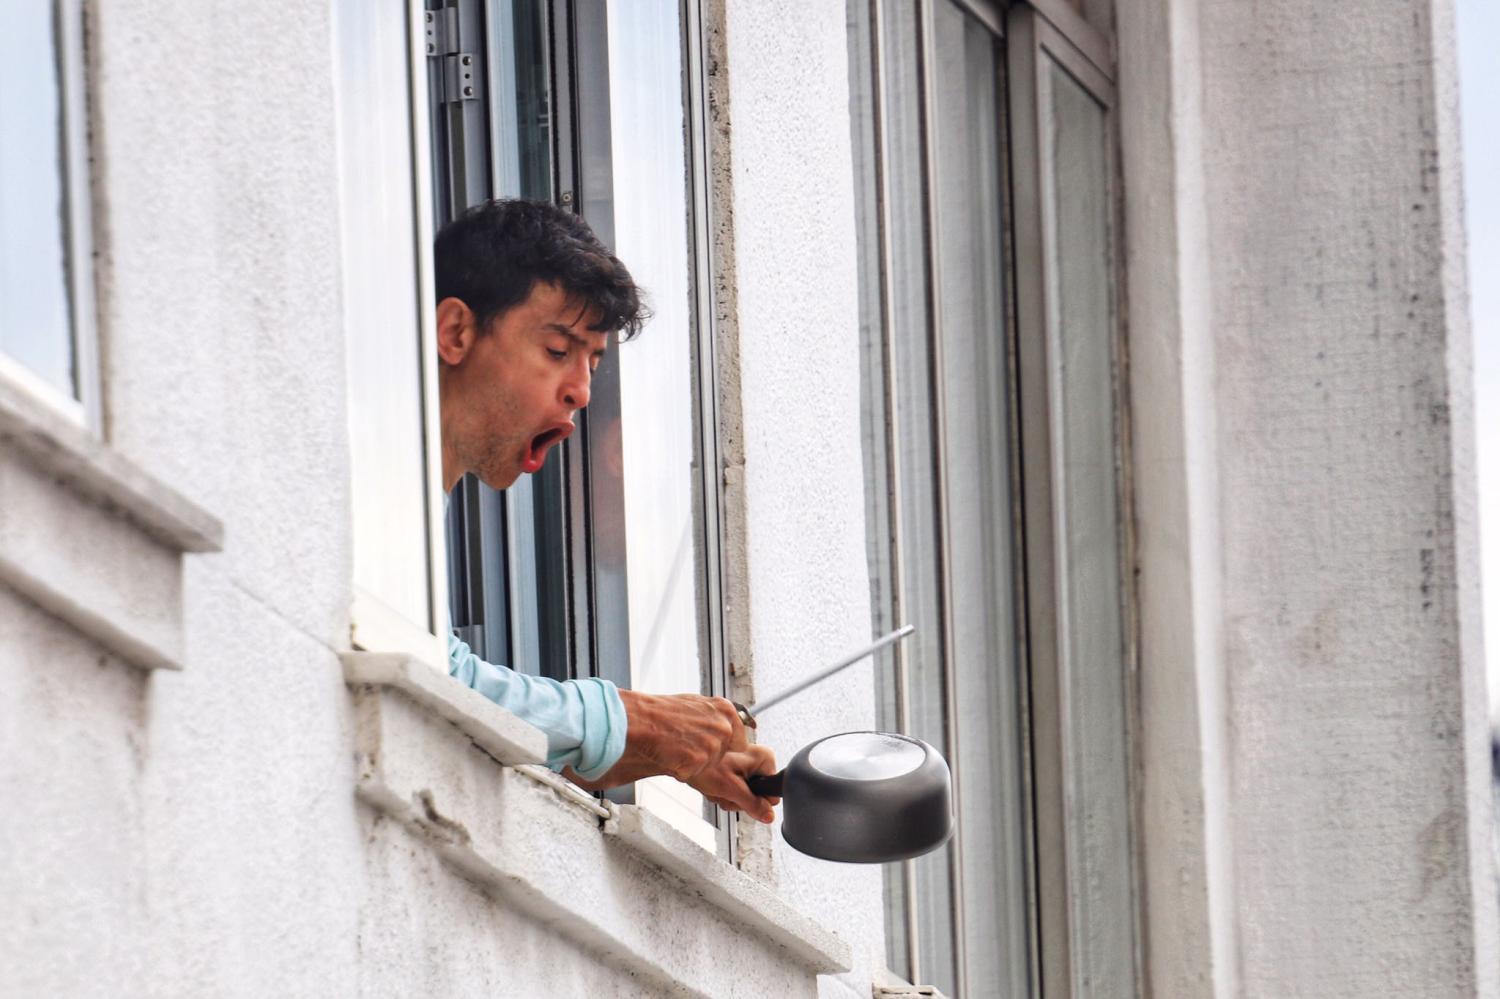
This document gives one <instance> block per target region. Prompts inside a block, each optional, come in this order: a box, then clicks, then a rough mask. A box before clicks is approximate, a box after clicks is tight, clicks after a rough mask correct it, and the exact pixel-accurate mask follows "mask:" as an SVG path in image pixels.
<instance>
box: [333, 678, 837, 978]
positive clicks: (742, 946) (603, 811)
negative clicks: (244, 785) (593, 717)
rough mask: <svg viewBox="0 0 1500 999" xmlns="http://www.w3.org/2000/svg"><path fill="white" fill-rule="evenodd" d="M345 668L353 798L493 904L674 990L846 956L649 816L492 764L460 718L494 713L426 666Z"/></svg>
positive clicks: (811, 974)
mask: <svg viewBox="0 0 1500 999" xmlns="http://www.w3.org/2000/svg"><path fill="white" fill-rule="evenodd" d="M422 671H426V672H425V673H423V672H422ZM345 676H346V679H347V680H348V682H349V684H350V686H351V689H352V690H353V694H354V698H355V719H356V728H355V737H356V760H357V767H358V776H357V781H358V783H357V787H356V794H357V797H358V798H359V800H360V801H362V802H363V803H364V804H365V805H367V806H368V807H369V808H371V809H372V810H373V811H374V812H375V813H376V814H378V815H380V816H384V817H388V818H390V819H394V820H395V821H396V822H398V823H399V824H400V825H401V826H402V827H403V828H405V829H406V830H407V831H408V832H409V833H410V834H412V835H415V836H417V837H418V838H420V839H421V840H422V841H424V842H425V843H427V844H428V845H429V846H430V847H431V848H432V849H433V850H434V851H436V852H437V853H438V855H439V856H440V857H441V858H442V859H443V860H444V861H445V862H446V863H447V864H449V865H450V866H451V867H452V868H453V869H454V870H455V871H456V872H458V873H459V874H461V875H462V876H463V877H465V878H468V879H469V880H472V881H474V882H475V883H477V884H479V885H481V886H483V887H484V888H485V889H486V890H487V891H489V892H490V893H492V895H493V896H494V897H495V898H496V899H497V900H499V902H500V903H501V904H505V905H508V906H511V907H513V908H515V909H518V910H521V911H525V912H527V913H528V914H530V915H531V916H532V917H533V918H535V919H537V920H539V921H542V922H545V923H547V924H549V925H552V926H554V927H555V928H556V929H557V930H558V931H559V932H561V933H563V934H566V935H568V936H569V937H571V938H572V939H574V940H575V941H576V942H577V943H579V944H580V945H582V946H584V947H587V948H588V949H590V950H592V951H594V952H596V953H598V954H600V955H601V957H602V959H603V960H604V961H606V962H607V963H609V964H611V965H613V966H615V967H618V968H619V969H620V970H621V971H622V972H624V973H628V974H631V975H635V976H638V978H639V979H640V980H641V981H642V982H647V983H652V985H653V987H654V988H655V989H658V990H660V991H664V992H670V993H673V994H684V995H701V996H722V995H746V996H749V995H757V996H758V995H775V996H806V997H808V999H811V997H813V996H815V995H816V994H817V975H818V974H820V973H827V972H835V971H842V970H845V969H847V968H848V966H849V963H850V949H849V946H848V945H847V944H846V943H844V942H843V941H842V940H840V939H839V938H838V937H837V936H835V935H834V934H832V933H831V932H829V931H828V930H826V929H824V928H823V927H821V926H819V925H818V924H817V923H815V922H813V921H812V920H811V919H809V918H808V917H806V916H805V915H803V914H801V913H799V912H797V911H796V910H795V909H793V908H792V907H791V906H789V905H788V904H787V903H786V902H785V901H783V900H782V899H781V898H779V897H778V896H777V895H775V894H774V893H773V892H771V891H770V890H768V889H767V888H766V887H765V886H764V885H762V884H760V883H759V882H756V881H755V880H754V879H752V878H750V877H749V875H747V874H745V873H744V872H742V871H740V870H738V869H736V868H734V867H731V866H729V865H728V864H725V863H723V862H722V861H720V860H719V859H718V858H717V857H715V856H714V855H712V854H710V853H708V852H706V851H705V850H703V849H702V848H701V847H699V846H698V845H696V844H695V843H693V842H692V841H690V840H689V839H687V837H685V836H683V835H682V834H681V833H679V832H677V831H676V830H674V829H672V828H671V827H670V826H668V825H667V824H666V823H665V822H662V821H660V820H658V819H657V818H656V817H655V816H653V815H651V814H650V813H646V812H642V811H641V810H639V809H635V808H620V807H617V806H614V805H612V804H610V803H608V802H600V801H597V800H594V799H580V798H579V797H578V796H576V795H575V794H572V793H570V792H572V791H573V790H574V789H573V788H571V787H565V786H562V785H561V783H560V782H559V781H558V780H557V779H556V778H552V777H551V775H550V774H539V773H536V772H535V769H534V768H532V767H525V768H518V767H513V766H504V765H501V764H500V763H499V762H497V761H499V760H500V759H501V758H502V755H504V754H501V753H495V752H493V751H492V750H491V749H490V748H489V747H487V746H484V745H483V744H481V743H480V742H479V741H478V739H475V738H474V737H473V736H472V735H471V734H470V733H471V732H472V731H483V729H484V727H486V725H485V724H481V723H480V722H479V720H478V719H477V718H469V719H467V720H466V719H465V718H463V717H462V715H463V714H466V713H468V709H470V708H478V709H479V711H478V712H476V714H477V713H484V708H486V707H488V708H490V709H493V710H494V711H499V710H500V709H498V708H496V707H495V706H494V705H492V704H490V703H489V702H488V701H485V700H484V698H482V697H479V696H478V695H476V694H474V693H473V692H472V691H469V690H468V689H467V688H465V687H462V686H461V685H459V684H457V683H455V682H453V681H452V680H450V679H449V678H447V677H446V676H443V675H441V674H439V673H437V672H436V671H435V670H433V669H432V668H431V667H430V666H428V665H426V664H423V663H421V662H420V661H417V660H413V659H410V658H409V657H405V656H399V655H381V654H376V653H350V654H348V655H347V656H346V657H345ZM381 678H384V679H383V680H382V679H381ZM429 681H430V682H429ZM444 687H449V688H452V692H453V694H454V695H455V696H453V697H443V696H442V691H443V688H444ZM476 700H477V701H478V702H480V703H479V704H478V705H475V704H471V702H472V701H476ZM439 706H441V707H439ZM455 712H457V714H455ZM501 714H503V715H504V717H505V719H507V720H508V721H513V722H514V724H516V725H522V726H524V723H522V722H520V721H519V719H515V718H514V716H512V715H509V714H508V713H505V712H501ZM486 724H487V723H486ZM526 727H527V728H529V726H526ZM531 731H532V732H535V730H534V729H533V730H531ZM535 734H536V736H537V737H538V738H539V737H540V733H539V732H535ZM538 746H539V748H540V744H538ZM537 756H538V757H539V756H540V752H538V754H537ZM513 758H514V757H513ZM549 778H551V779H549Z"/></svg>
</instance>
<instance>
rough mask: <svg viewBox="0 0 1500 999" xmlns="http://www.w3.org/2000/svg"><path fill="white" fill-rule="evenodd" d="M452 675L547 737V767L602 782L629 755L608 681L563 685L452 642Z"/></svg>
mask: <svg viewBox="0 0 1500 999" xmlns="http://www.w3.org/2000/svg"><path fill="white" fill-rule="evenodd" d="M448 675H449V676H451V677H453V678H455V679H456V680H458V681H459V682H460V683H462V684H464V685H465V686H467V687H470V688H472V689H473V690H476V691H478V692H479V693H481V694H483V695H484V696H485V697H488V698H489V699H490V700H492V701H494V702H495V703H496V704H498V705H500V706H501V707H502V708H504V709H505V710H507V711H509V712H510V713H511V714H513V715H515V716H516V717H518V718H520V719H521V720H522V721H525V722H529V723H530V724H532V725H535V726H536V727H537V728H539V729H541V730H542V731H543V732H545V733H546V734H547V766H549V767H551V768H552V769H553V770H562V768H563V767H565V766H570V767H572V768H573V770H574V772H576V773H577V774H578V776H580V777H582V778H583V779H584V780H597V779H598V778H600V777H602V776H604V772H605V771H606V770H608V769H609V768H610V767H612V766H614V765H615V764H616V763H617V762H619V759H620V756H621V755H622V754H623V753H624V752H625V728H626V720H625V703H624V702H623V701H621V700H620V691H619V689H618V688H616V687H615V685H614V684H613V683H610V682H609V681H608V680H601V679H598V678H594V677H590V678H588V679H583V680H568V681H566V682H562V683H559V682H558V681H557V680H552V679H548V678H547V677H544V676H528V675H527V674H525V673H517V672H516V671H515V670H512V669H506V668H505V667H504V666H496V665H495V664H494V663H487V662H485V661H484V660H483V659H480V658H479V657H478V656H476V655H475V654H474V653H473V652H471V651H470V650H469V647H468V645H466V644H465V643H463V642H461V641H459V640H458V637H457V636H455V635H451V634H450V635H449V636H448Z"/></svg>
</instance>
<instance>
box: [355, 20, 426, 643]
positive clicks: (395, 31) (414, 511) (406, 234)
mask: <svg viewBox="0 0 1500 999" xmlns="http://www.w3.org/2000/svg"><path fill="white" fill-rule="evenodd" d="M334 20H335V22H336V26H335V30H336V31H337V36H336V37H337V38H338V44H337V45H336V46H335V51H336V53H337V57H338V101H339V157H340V166H341V175H340V184H339V190H340V193H341V198H342V207H343V218H342V226H343V266H344V316H345V322H346V323H347V324H348V328H347V330H346V343H347V345H348V346H347V349H348V365H349V409H350V414H351V415H350V419H351V420H352V424H353V433H352V434H351V440H352V447H353V454H352V456H351V462H352V468H351V480H352V488H353V495H354V580H355V583H356V585H357V586H359V587H360V588H361V589H362V590H364V591H366V592H367V593H369V594H370V595H372V596H374V597H376V598H377V599H379V600H380V601H381V602H382V603H383V604H385V605H387V606H388V607H389V608H390V609H392V610H394V611H396V612H397V613H399V614H400V615H401V616H402V617H404V618H405V619H407V620H409V621H412V622H415V623H417V624H418V625H420V626H422V627H428V628H431V627H433V622H432V621H431V618H430V610H429V587H428V552H427V537H428V532H427V527H426V524H427V520H426V491H427V483H426V474H425V464H424V451H423V437H422V427H423V411H422V376H421V370H422V368H421V355H420V351H421V337H420V334H419V330H420V326H419V322H420V316H419V312H418V310H419V301H418V296H417V283H416V275H417V255H416V254H417V231H416V210H415V209H416V206H415V198H414V193H413V186H412V126H411V105H410V89H409V87H410V84H409V81H408V74H407V62H408V58H409V55H408V40H407V21H406V7H405V5H404V4H396V3H380V4H371V3H366V2H363V0H341V2H339V3H338V4H336V5H335V9H334Z"/></svg>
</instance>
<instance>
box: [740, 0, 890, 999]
mask: <svg viewBox="0 0 1500 999" xmlns="http://www.w3.org/2000/svg"><path fill="white" fill-rule="evenodd" d="M715 6H716V7H717V8H718V13H717V16H716V17H715V18H714V21H715V23H716V24H717V25H718V26H719V30H720V31H721V32H722V34H721V36H720V37H719V38H717V39H716V44H717V45H718V46H719V51H720V52H721V54H722V63H721V64H719V65H718V66H716V67H715V70H716V75H717V76H719V77H720V78H719V79H718V81H717V84H716V85H717V88H718V89H717V91H716V94H717V106H716V108H715V110H716V113H717V116H718V120H717V124H718V126H720V127H721V128H723V127H726V126H727V127H728V129H729V131H730V133H731V134H730V135H729V136H728V147H727V148H724V147H723V146H721V149H722V150H723V151H724V152H726V153H728V156H729V158H728V160H727V162H721V164H720V168H721V171H727V174H728V175H727V176H722V175H721V176H720V177H719V178H718V183H719V185H720V190H721V193H723V194H726V195H727V196H728V203H727V205H726V207H727V209H728V210H729V212H731V213H732V219H733V231H732V245H731V246H730V248H729V249H730V253H729V254H727V255H726V256H727V259H728V260H729V262H730V266H732V268H733V269H732V272H731V274H730V275H726V277H727V278H729V279H730V280H732V282H733V293H734V296H735V302H736V309H735V312H734V315H733V317H732V319H733V327H732V333H733V336H734V337H735V338H736V340H737V356H736V355H730V356H728V357H726V364H727V365H728V366H729V370H727V371H726V373H725V378H726V380H727V382H728V383H729V385H730V387H731V391H730V393H729V396H730V398H729V402H730V412H729V414H728V418H729V420H730V423H731V425H730V428H729V431H730V432H729V434H728V435H727V436H728V437H729V453H728V455H727V456H726V457H727V459H728V462H729V464H730V469H729V473H730V476H731V482H743V494H742V500H743V509H741V510H739V511H737V513H736V515H735V516H734V519H733V521H732V522H731V524H730V529H731V531H732V532H733V534H732V536H731V539H730V553H731V557H734V555H735V553H744V555H743V557H744V558H745V564H743V565H731V567H730V571H731V572H732V573H739V574H741V576H740V585H741V589H740V592H741V594H744V593H745V592H746V590H748V596H747V597H745V596H742V599H741V602H740V603H739V604H738V605H737V606H733V607H732V608H731V612H732V613H738V614H740V615H744V616H745V617H746V620H744V621H742V622H741V626H742V627H747V628H748V638H749V641H750V646H751V648H752V649H753V673H752V674H751V675H752V677H753V685H754V696H757V697H763V696H767V695H770V694H773V693H775V692H777V691H779V690H781V689H782V688H784V687H785V686H787V685H788V684H790V683H791V682H793V681H795V680H796V679H798V678H800V677H801V676H803V675H805V674H806V673H808V672H811V671H812V670H814V669H815V668H817V667H818V666H820V665H823V664H826V663H828V662H830V661H832V660H834V659H836V658H838V657H839V656H840V655H841V654H842V653H844V652H846V651H849V650H851V649H853V648H856V647H858V646H859V645H861V644H864V643H865V642H868V641H869V639H870V628H871V623H870V598H869V576H868V570H867V567H866V562H865V537H864V517H863V510H864V498H863V496H864V472H863V467H862V464H861V457H860V425H859V419H860V416H859V414H860V402H859V399H860V385H859V372H860V367H859V327H858V320H859V303H858V297H857V296H858V287H859V286H858V265H857V259H856V254H855V249H856V244H855V221H854V190H853V186H854V173H853V167H852V159H851V151H850V130H849V84H848V48H847V46H848V42H847V36H846V28H845V21H844V10H843V5H842V4H837V3H818V4H805V3H794V2H784V3H756V4H741V3H727V2H726V3H724V4H723V5H722V7H719V6H718V5H715ZM720 138H721V140H722V139H723V138H724V136H723V135H722V133H721V135H720ZM736 362H737V363H736ZM736 498H737V497H731V501H732V502H733V501H734V500H735V499H736ZM731 509H732V510H733V507H732V508H731ZM737 665H739V666H744V665H747V664H745V663H739V664H737ZM872 682H873V681H872V677H871V667H870V666H869V665H868V664H866V665H861V666H859V667H854V668H851V669H850V670H849V671H847V672H846V673H844V674H842V675H841V676H840V677H838V678H836V679H833V680H830V681H828V682H827V683H825V684H823V685H821V686H819V687H817V688H815V689H813V690H810V691H808V692H807V694H805V695H804V696H801V697H799V698H798V699H796V700H794V701H788V702H786V703H785V704H784V705H781V706H778V707H777V708H776V709H775V711H773V712H771V713H769V714H768V715H767V716H766V719H765V721H764V722H763V723H762V725H761V728H760V741H761V742H763V743H766V744H768V745H770V746H772V747H773V748H774V749H775V750H776V752H777V754H778V755H779V757H780V758H781V759H782V760H783V761H785V760H786V759H788V758H789V757H790V756H791V755H792V754H793V753H795V752H796V751H797V750H798V749H800V748H801V747H802V746H803V745H804V744H806V743H808V742H811V741H812V740H813V739H816V738H818V737H820V736H824V735H831V734H833V733H835V732H841V731H848V730H855V729H868V728H872V727H873V726H874V711H875V702H874V695H873V692H872V691H873V688H872ZM755 835H756V831H752V841H753V840H754V836H755ZM762 835H763V834H762ZM773 876H774V878H775V881H776V884H777V886H778V888H779V889H780V891H781V892H782V893H783V894H785V895H786V896H787V897H788V898H789V899H791V900H792V901H793V902H794V903H795V904H797V905H798V906H799V907H800V908H802V909H803V910H804V911H806V912H808V913H809V914H810V915H812V916H814V917H815V918H819V919H821V920H822V921H823V922H824V923H825V924H827V925H830V926H836V927H838V929H839V933H840V934H841V935H843V936H844V937H845V938H846V939H848V940H849V941H850V942H851V943H853V944H854V945H855V946H856V947H857V948H864V954H863V955H861V956H857V957H856V970H855V972H854V973H851V974H850V975H848V976H846V977H845V978H844V979H825V980H824V984H823V989H824V992H825V994H827V995H831V996H833V995H837V996H842V995H846V994H861V995H863V994H866V993H867V991H868V985H867V983H868V980H869V979H868V975H867V974H864V976H863V977H861V970H860V968H859V964H860V963H861V962H862V961H865V960H868V959H869V958H871V957H872V956H873V957H874V958H875V959H877V960H879V961H882V962H883V955H884V935H883V934H884V929H883V921H882V915H881V908H880V875H879V870H878V869H876V868H858V867H851V866H848V865H834V864H827V863H823V862H821V861H814V860H810V859H808V858H806V857H804V856H802V855H801V854H797V853H794V852H793V851H791V850H790V849H789V848H787V847H786V845H785V843H784V842H782V841H781V840H780V834H779V833H777V834H776V842H775V853H774V872H773Z"/></svg>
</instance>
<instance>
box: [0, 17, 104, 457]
mask: <svg viewBox="0 0 1500 999" xmlns="http://www.w3.org/2000/svg"><path fill="white" fill-rule="evenodd" d="M84 3H85V0H54V3H53V4H52V10H53V12H54V14H55V17H56V24H57V50H56V52H55V58H56V60H57V63H58V70H59V71H58V80H59V82H60V91H61V92H60V93H59V95H58V107H59V109H60V110H61V113H62V139H63V142H62V146H63V162H62V169H63V172H64V176H63V184H62V189H63V193H64V203H65V212H66V218H65V219H64V222H65V237H66V255H67V262H66V267H67V282H68V309H69V325H70V329H69V336H70V337H71V338H72V345H73V371H74V375H73V377H74V383H75V388H76V391H77V393H78V394H77V396H76V397H74V396H68V395H64V394H63V393H61V392H59V391H58V390H57V388H56V387H55V386H53V385H51V384H48V383H47V382H46V381H44V380H43V379H42V378H40V377H39V376H37V375H36V374H35V373H33V372H32V371H31V370H30V369H29V368H27V367H26V366H25V365H23V364H21V363H20V362H19V361H17V360H15V359H13V358H11V357H8V356H6V355H5V354H4V353H0V378H4V379H6V381H7V382H9V383H10V384H11V385H12V386H13V387H14V388H16V389H17V390H18V391H20V392H21V393H23V394H24V395H25V396H26V397H27V398H28V399H29V400H31V401H33V402H35V403H36V404H37V405H38V406H40V407H42V408H43V409H44V410H45V411H47V412H50V413H52V414H54V415H57V416H60V417H62V418H63V419H66V420H68V421H69V422H71V423H74V424H77V425H78V426H81V427H84V428H85V429H87V430H88V431H89V432H90V433H91V434H93V435H94V436H95V437H102V436H104V416H103V405H102V399H101V395H102V392H101V388H100V383H99V321H98V313H97V304H96V296H95V290H94V265H93V259H94V231H93V188H92V184H91V177H90V170H89V141H88V139H89V123H88V81H87V77H86V73H85V67H86V65H87V57H86V52H85V49H84V37H85V32H84V17H85V16H86V13H85V9H84Z"/></svg>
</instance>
